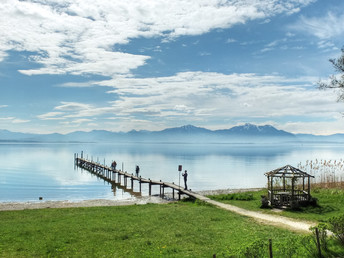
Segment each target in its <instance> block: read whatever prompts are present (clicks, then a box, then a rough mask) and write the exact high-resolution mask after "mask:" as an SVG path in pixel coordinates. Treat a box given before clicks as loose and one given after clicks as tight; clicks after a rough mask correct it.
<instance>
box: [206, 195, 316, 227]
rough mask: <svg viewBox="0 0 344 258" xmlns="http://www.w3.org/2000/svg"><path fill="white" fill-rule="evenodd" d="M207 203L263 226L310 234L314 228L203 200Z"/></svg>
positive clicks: (305, 224)
mask: <svg viewBox="0 0 344 258" xmlns="http://www.w3.org/2000/svg"><path fill="white" fill-rule="evenodd" d="M204 201H206V202H207V203H210V204H212V205H214V206H217V207H220V208H222V209H225V210H228V211H232V212H235V213H238V214H240V215H243V216H247V217H251V218H254V219H256V220H258V221H260V222H262V223H264V224H269V225H274V226H278V227H282V228H286V229H289V230H292V231H297V232H310V230H309V228H310V227H313V226H316V223H313V222H307V221H298V220H294V219H290V218H287V217H282V216H277V215H271V214H264V213H261V212H256V211H249V210H245V209H242V208H239V207H237V206H233V205H230V204H225V203H221V202H217V201H213V200H211V199H209V200H204Z"/></svg>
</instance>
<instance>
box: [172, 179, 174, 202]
mask: <svg viewBox="0 0 344 258" xmlns="http://www.w3.org/2000/svg"><path fill="white" fill-rule="evenodd" d="M172 184H174V182H173V183H172ZM172 198H173V199H174V188H172Z"/></svg>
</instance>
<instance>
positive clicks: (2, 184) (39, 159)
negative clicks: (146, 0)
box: [0, 143, 344, 202]
mask: <svg viewBox="0 0 344 258" xmlns="http://www.w3.org/2000/svg"><path fill="white" fill-rule="evenodd" d="M81 151H83V153H84V157H88V158H89V159H93V160H94V161H97V160H98V161H99V162H100V163H102V164H103V163H104V161H105V164H106V165H109V166H110V164H111V162H112V160H116V162H117V164H118V165H117V168H122V166H123V168H124V170H125V171H128V172H130V173H134V172H135V166H136V165H139V166H140V168H141V170H140V175H141V176H142V177H145V178H151V179H154V180H162V181H167V182H175V183H176V184H178V183H179V172H178V165H182V166H183V170H184V169H187V170H188V173H189V177H188V186H189V187H190V188H191V189H192V190H194V191H199V190H216V189H227V188H251V187H264V186H265V185H266V178H265V176H264V173H265V172H267V171H270V170H273V169H275V168H278V167H282V166H284V165H287V164H290V165H292V166H297V164H298V163H299V162H302V163H305V162H306V161H307V160H315V159H332V160H334V159H341V158H342V157H343V154H344V146H343V145H342V144H288V145H282V144H280V145H278V144H271V145H264V146H263V145H256V144H247V145H240V144H144V143H139V144H135V143H130V144H118V145H116V144H36V143H35V144H28V143H25V144H19V143H16V144H7V143H6V144H4V143H2V144H0V165H1V168H0V202H10V201H38V198H39V197H40V196H42V197H43V198H44V200H70V201H78V200H87V199H99V198H103V199H112V200H120V199H128V198H134V196H133V195H132V194H131V193H130V191H128V190H126V189H123V187H119V186H117V187H116V186H115V185H113V186H112V185H111V184H108V183H106V182H104V181H103V180H101V179H98V178H97V177H96V176H94V175H92V174H90V173H89V172H87V171H84V170H81V169H75V168H74V153H79V155H80V153H81ZM181 182H182V179H181ZM134 187H137V191H138V185H135V186H134ZM134 190H135V191H136V189H134ZM142 190H143V191H142V195H144V196H145V195H148V187H147V186H145V185H143V187H142ZM158 193H159V188H158V187H157V188H156V189H154V187H153V194H158Z"/></svg>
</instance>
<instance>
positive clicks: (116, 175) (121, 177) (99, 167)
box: [74, 154, 200, 200]
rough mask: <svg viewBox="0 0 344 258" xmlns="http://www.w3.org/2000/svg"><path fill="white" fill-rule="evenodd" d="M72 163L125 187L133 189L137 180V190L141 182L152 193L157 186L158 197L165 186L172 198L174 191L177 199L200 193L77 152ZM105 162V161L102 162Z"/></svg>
mask: <svg viewBox="0 0 344 258" xmlns="http://www.w3.org/2000/svg"><path fill="white" fill-rule="evenodd" d="M74 162H75V163H74V165H75V166H77V167H80V168H82V169H85V170H87V171H89V172H90V173H92V174H94V175H96V176H97V177H99V178H102V179H103V180H105V181H107V182H109V183H116V184H120V185H124V187H125V188H128V187H130V189H132V190H133V189H134V183H135V182H137V183H138V184H139V192H140V193H141V192H142V184H147V185H148V193H149V195H152V187H153V186H159V190H160V191H159V195H160V197H164V196H165V188H170V189H172V198H173V199H176V198H175V192H176V193H177V195H178V200H180V199H181V195H183V194H184V195H187V196H189V197H193V198H199V197H200V195H198V194H196V193H194V192H192V191H191V190H187V189H184V188H182V187H180V186H179V185H176V184H174V183H168V182H163V181H161V180H159V181H156V180H151V179H150V178H148V179H146V178H143V177H141V176H136V175H134V174H130V173H128V172H126V171H122V170H119V169H114V168H112V167H108V166H106V165H105V164H100V163H99V162H95V161H93V160H88V159H85V158H83V155H82V154H81V157H78V154H74ZM104 163H105V162H104ZM128 181H130V186H128Z"/></svg>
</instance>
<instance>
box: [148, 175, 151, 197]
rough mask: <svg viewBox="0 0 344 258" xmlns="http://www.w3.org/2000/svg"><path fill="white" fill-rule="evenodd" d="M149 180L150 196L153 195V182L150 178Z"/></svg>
mask: <svg viewBox="0 0 344 258" xmlns="http://www.w3.org/2000/svg"><path fill="white" fill-rule="evenodd" d="M148 180H149V195H152V180H150V178H148Z"/></svg>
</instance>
